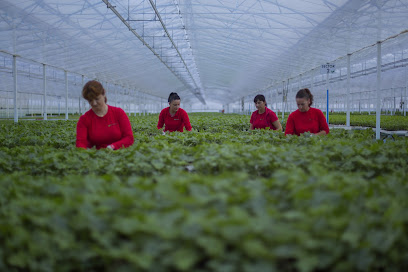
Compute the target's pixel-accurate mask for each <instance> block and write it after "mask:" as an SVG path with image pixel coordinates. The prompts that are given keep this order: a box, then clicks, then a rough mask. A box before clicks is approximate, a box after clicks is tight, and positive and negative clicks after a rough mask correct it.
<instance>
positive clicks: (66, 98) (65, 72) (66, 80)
mask: <svg viewBox="0 0 408 272" xmlns="http://www.w3.org/2000/svg"><path fill="white" fill-rule="evenodd" d="M64 75H65V120H68V72H67V71H64Z"/></svg>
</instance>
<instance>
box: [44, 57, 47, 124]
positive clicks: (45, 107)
mask: <svg viewBox="0 0 408 272" xmlns="http://www.w3.org/2000/svg"><path fill="white" fill-rule="evenodd" d="M46 74H47V70H46V65H45V64H43V91H44V97H43V99H44V103H43V117H44V120H47V76H46Z"/></svg>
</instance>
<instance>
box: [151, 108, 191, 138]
mask: <svg viewBox="0 0 408 272" xmlns="http://www.w3.org/2000/svg"><path fill="white" fill-rule="evenodd" d="M163 125H164V131H170V132H172V131H180V132H183V127H186V129H187V130H188V131H190V130H191V124H190V119H189V118H188V114H187V112H186V111H185V110H183V109H182V108H179V109H178V110H177V112H176V114H175V115H174V116H171V115H170V107H167V108H164V109H162V111H161V112H160V115H159V122H158V123H157V128H158V129H161V128H162V127H163Z"/></svg>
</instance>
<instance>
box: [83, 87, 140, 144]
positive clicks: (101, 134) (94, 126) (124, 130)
mask: <svg viewBox="0 0 408 272" xmlns="http://www.w3.org/2000/svg"><path fill="white" fill-rule="evenodd" d="M82 96H83V97H84V98H85V99H86V100H88V102H89V105H90V106H91V109H90V110H89V111H87V112H86V113H85V114H84V115H82V116H81V117H80V118H79V120H78V123H77V129H76V131H77V136H76V147H79V148H92V147H96V149H100V148H110V149H119V148H122V147H129V146H131V145H132V144H133V142H134V137H133V131H132V127H131V125H130V122H129V118H128V117H127V115H126V113H125V112H124V111H123V110H122V109H121V108H117V107H112V106H109V105H107V104H106V102H107V99H106V92H105V89H104V88H103V86H102V84H101V83H99V82H98V81H96V80H91V81H88V82H87V83H86V84H85V86H84V88H83V89H82Z"/></svg>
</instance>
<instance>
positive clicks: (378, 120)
mask: <svg viewBox="0 0 408 272" xmlns="http://www.w3.org/2000/svg"><path fill="white" fill-rule="evenodd" d="M381 63H382V61H381V42H377V114H376V121H375V138H376V139H377V140H379V139H380V129H381V128H380V124H381Z"/></svg>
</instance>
